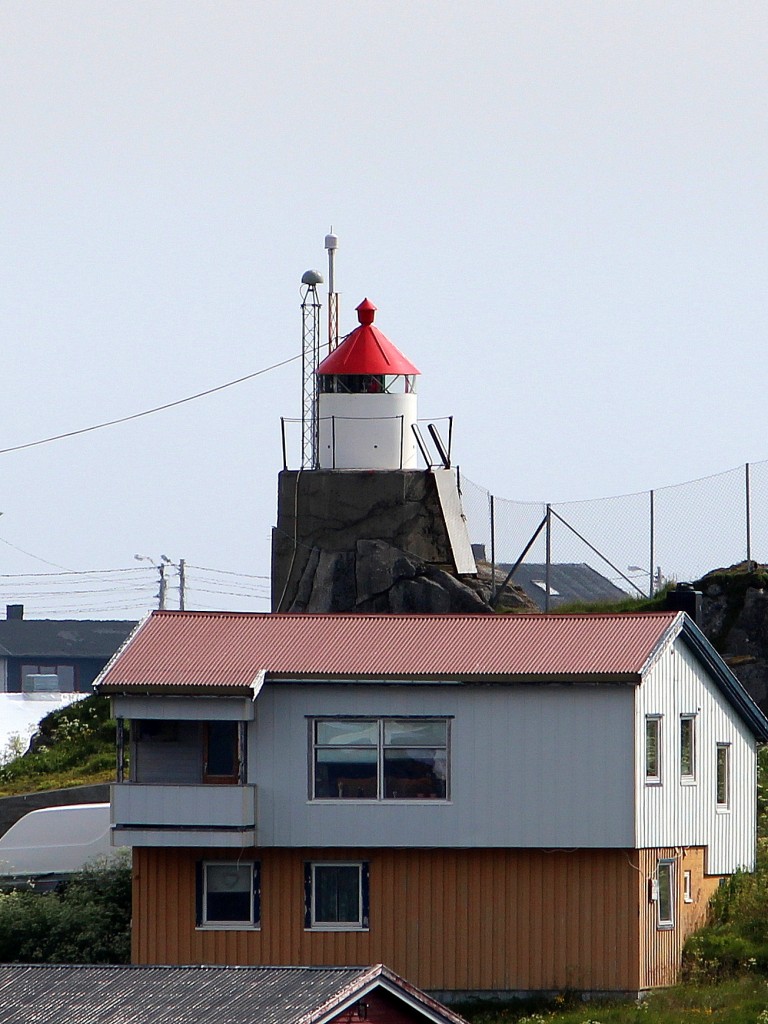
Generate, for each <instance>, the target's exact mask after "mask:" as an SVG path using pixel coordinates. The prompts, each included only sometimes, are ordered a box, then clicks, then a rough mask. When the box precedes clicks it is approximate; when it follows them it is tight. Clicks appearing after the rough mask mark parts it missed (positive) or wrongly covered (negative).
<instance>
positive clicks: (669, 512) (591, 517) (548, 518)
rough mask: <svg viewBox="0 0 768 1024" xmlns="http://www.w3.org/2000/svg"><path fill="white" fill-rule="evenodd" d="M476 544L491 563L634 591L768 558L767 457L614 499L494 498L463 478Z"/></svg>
mask: <svg viewBox="0 0 768 1024" xmlns="http://www.w3.org/2000/svg"><path fill="white" fill-rule="evenodd" d="M461 492H462V504H463V508H464V514H465V516H466V519H467V525H468V528H469V535H470V540H471V541H472V543H473V544H478V545H483V547H484V550H485V557H486V559H487V560H488V561H489V562H492V563H493V564H494V565H514V564H515V563H516V562H517V561H518V560H519V561H521V562H527V563H528V562H530V563H537V564H545V565H546V564H550V565H552V564H563V563H583V564H586V565H589V566H590V567H591V568H592V569H594V570H595V571H596V572H599V573H600V574H601V575H602V576H604V577H606V578H607V579H609V580H610V581H611V582H612V583H614V584H615V585H616V586H618V587H621V588H622V589H623V590H626V591H627V592H629V593H638V592H640V593H643V594H652V593H653V592H654V590H655V589H658V588H659V586H661V585H662V584H663V583H664V582H666V581H667V580H678V581H680V580H694V579H699V578H700V577H701V576H703V575H705V573H707V572H709V571H710V570H712V569H716V568H720V567H724V566H729V565H733V564H735V563H737V562H742V561H745V560H756V561H761V560H766V561H768V461H766V462H756V463H748V464H747V465H745V466H742V467H739V468H738V469H731V470H727V471H726V472H724V473H716V474H714V475H713V476H708V477H704V478H703V479H700V480H691V481H689V482H688V483H683V484H677V485H674V486H671V487H660V488H658V489H656V490H653V491H641V492H639V493H637V494H624V495H619V496H617V497H611V498H594V499H589V500H586V501H566V502H559V503H546V502H524V501H511V500H509V499H508V498H498V497H496V496H494V495H492V494H491V493H490V491H488V490H486V489H485V488H484V487H480V486H479V485H478V484H475V483H473V482H472V481H471V480H468V479H467V478H466V477H463V476H462V477H461Z"/></svg>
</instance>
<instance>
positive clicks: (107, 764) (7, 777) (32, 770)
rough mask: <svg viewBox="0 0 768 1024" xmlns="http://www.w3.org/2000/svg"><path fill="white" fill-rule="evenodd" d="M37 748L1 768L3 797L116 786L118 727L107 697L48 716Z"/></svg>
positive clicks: (81, 702) (82, 702) (40, 729)
mask: <svg viewBox="0 0 768 1024" xmlns="http://www.w3.org/2000/svg"><path fill="white" fill-rule="evenodd" d="M35 747H36V749H35V750H34V751H33V752H31V753H28V754H24V755H23V756H20V757H15V758H12V759H10V760H7V761H6V762H5V763H4V764H2V765H0V796H13V795H16V794H19V793H32V792H37V791H38V790H41V789H59V788H61V787H63V786H80V785H86V784H92V783H97V782H110V781H113V780H114V777H115V723H114V721H113V720H111V719H110V718H109V700H108V698H106V697H96V696H92V697H86V698H85V699H83V700H80V701H76V702H75V703H74V704H70V706H69V707H67V708H62V709H61V710H60V711H53V712H51V714H50V715H46V716H45V718H44V719H43V720H42V722H41V723H40V725H39V727H38V737H37V740H36V742H35Z"/></svg>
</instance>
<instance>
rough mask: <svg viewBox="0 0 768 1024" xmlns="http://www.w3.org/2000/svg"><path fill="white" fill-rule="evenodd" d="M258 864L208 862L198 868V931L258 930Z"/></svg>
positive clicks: (248, 862)
mask: <svg viewBox="0 0 768 1024" xmlns="http://www.w3.org/2000/svg"><path fill="white" fill-rule="evenodd" d="M260 874H261V873H260V869H259V864H258V863H257V862H254V861H235V860H210V861H203V862H201V863H200V864H199V865H198V873H197V925H198V927H199V928H222V929H235V928H258V927H259V924H260V917H261V913H260V910H261V884H260Z"/></svg>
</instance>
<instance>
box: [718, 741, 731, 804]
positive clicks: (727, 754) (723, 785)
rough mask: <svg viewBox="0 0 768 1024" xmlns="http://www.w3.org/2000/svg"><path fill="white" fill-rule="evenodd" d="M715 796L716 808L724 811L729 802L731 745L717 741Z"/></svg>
mask: <svg viewBox="0 0 768 1024" xmlns="http://www.w3.org/2000/svg"><path fill="white" fill-rule="evenodd" d="M715 798H716V801H717V808H718V810H721V811H725V810H727V809H728V807H729V806H730V802H731V745H730V743H718V744H717V755H716V760H715Z"/></svg>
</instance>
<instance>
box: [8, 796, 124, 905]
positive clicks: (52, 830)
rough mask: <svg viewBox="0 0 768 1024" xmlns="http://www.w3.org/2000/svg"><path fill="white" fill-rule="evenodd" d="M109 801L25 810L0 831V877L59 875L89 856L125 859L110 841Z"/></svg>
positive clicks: (53, 878) (54, 877)
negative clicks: (27, 812) (24, 812)
mask: <svg viewBox="0 0 768 1024" xmlns="http://www.w3.org/2000/svg"><path fill="white" fill-rule="evenodd" d="M109 825H110V822H109V804H108V803H104V804H67V805H65V806H62V807H41V808H40V809H39V810H37V811H30V812H29V814H25V815H24V817H23V818H20V819H19V820H18V821H17V822H16V824H15V825H12V826H11V827H10V828H9V829H8V831H7V832H6V833H5V835H2V836H0V885H2V882H3V881H4V880H11V879H13V880H18V879H21V878H25V879H40V880H43V879H49V880H50V881H60V880H61V879H63V878H66V877H67V876H68V875H71V874H74V872H76V871H79V870H80V869H81V868H83V867H84V866H85V865H86V864H88V863H89V862H91V861H94V860H104V859H105V858H107V859H109V860H117V861H123V862H124V861H125V855H124V854H122V851H121V850H116V849H114V848H113V847H112V846H110V842H109Z"/></svg>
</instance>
